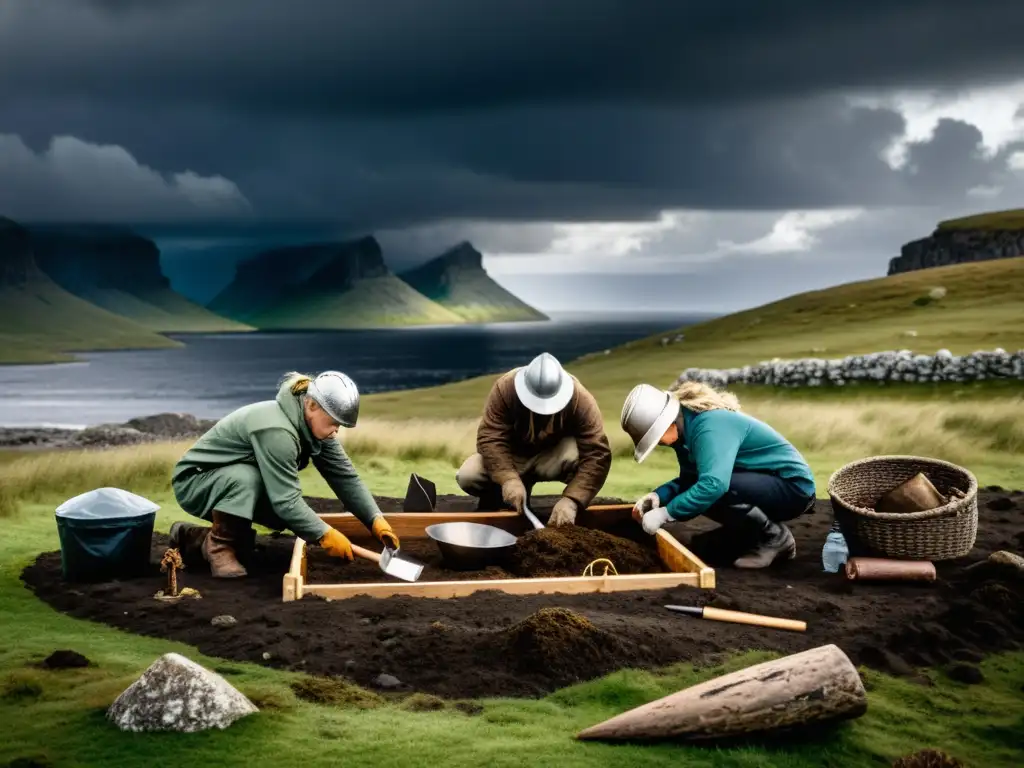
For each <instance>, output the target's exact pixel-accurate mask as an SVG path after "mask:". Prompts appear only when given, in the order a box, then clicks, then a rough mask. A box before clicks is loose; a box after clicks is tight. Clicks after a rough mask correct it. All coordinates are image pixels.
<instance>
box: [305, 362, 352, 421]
mask: <svg viewBox="0 0 1024 768" xmlns="http://www.w3.org/2000/svg"><path fill="white" fill-rule="evenodd" d="M306 394H307V395H309V396H310V397H311V398H312V399H313V400H314V401H315V402H316V403H317V405H319V406H320V407H321V408H323V409H324V410H325V411H326V412H327V415H328V416H330V417H331V418H332V419H334V420H335V421H336V422H338V423H339V424H340V425H341V426H343V427H348V428H349V429H351V428H352V427H354V426H355V425H356V421H357V420H358V418H359V389H358V388H357V387H356V383H355V382H354V381H352V379H350V378H349V377H348V376H346V375H345V374H344V373H340V372H338V371H324V372H323V373H321V374H318V375H317V377H316V378H315V379H313V380H312V381H311V382H309V388H308V389H307V390H306Z"/></svg>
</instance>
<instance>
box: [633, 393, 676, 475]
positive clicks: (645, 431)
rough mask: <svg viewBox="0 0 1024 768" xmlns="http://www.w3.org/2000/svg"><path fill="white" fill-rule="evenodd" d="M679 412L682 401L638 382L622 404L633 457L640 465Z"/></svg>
mask: <svg viewBox="0 0 1024 768" xmlns="http://www.w3.org/2000/svg"><path fill="white" fill-rule="evenodd" d="M678 415H679V401H678V400H676V398H674V397H672V395H670V394H669V393H668V392H664V391H662V390H660V389H658V388H656V387H652V386H651V385H650V384H637V385H636V386H635V387H633V389H632V391H631V392H630V393H629V394H628V395H627V396H626V402H625V403H624V404H623V406H622V417H621V420H620V421H621V424H622V429H623V430H624V431H625V433H626V434H627V435H629V436H630V437H631V438H632V440H633V445H634V450H633V458H634V459H636V461H637V463H638V464H639V463H640V462H642V461H643V460H644V459H646V458H647V456H648V455H649V454H650V452H651V451H653V450H654V446H656V445H657V444H658V441H659V440H661V438H662V436H663V435H664V434H665V430H667V429H668V428H669V427H670V426H672V422H674V421H675V420H676V416H678Z"/></svg>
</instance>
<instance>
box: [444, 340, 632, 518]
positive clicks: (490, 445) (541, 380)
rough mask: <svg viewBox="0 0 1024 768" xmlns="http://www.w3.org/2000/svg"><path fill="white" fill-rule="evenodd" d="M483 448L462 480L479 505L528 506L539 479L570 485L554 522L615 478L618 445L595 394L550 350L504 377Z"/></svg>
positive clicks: (494, 394) (489, 406)
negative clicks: (614, 454)
mask: <svg viewBox="0 0 1024 768" xmlns="http://www.w3.org/2000/svg"><path fill="white" fill-rule="evenodd" d="M476 449H477V452H476V453H474V454H473V455H472V456H470V457H469V458H468V459H466V461H465V462H464V463H463V465H462V467H460V468H459V471H458V472H457V473H456V475H455V480H456V482H457V483H458V484H459V487H460V488H462V490H463V491H465V492H466V493H468V494H470V495H471V496H476V497H478V498H479V500H480V501H479V504H478V505H477V509H480V510H496V509H501V508H502V507H503V506H505V505H508V506H510V507H512V508H513V509H515V510H516V511H517V512H522V511H523V507H524V506H525V505H527V502H528V498H529V495H530V492H531V491H532V489H533V486H534V485H535V484H536V483H538V482H548V481H554V482H562V483H565V484H566V486H565V490H564V491H562V497H561V498H560V499H559V500H558V501H557V502H556V503H555V506H554V508H553V509H552V510H551V517H550V518H549V519H548V525H553V526H559V525H571V524H573V523H575V521H576V513H577V512H578V511H579V510H580V509H583V508H585V507H586V506H587V505H588V504H590V502H591V501H592V500H593V498H594V497H595V496H597V493H598V491H600V490H601V487H602V486H603V485H604V483H605V480H606V479H607V478H608V472H609V470H610V469H611V465H612V451H611V446H610V445H609V443H608V436H607V435H606V434H605V430H604V420H603V419H602V417H601V410H600V409H599V408H598V406H597V401H596V400H595V399H594V396H593V395H592V394H590V392H588V391H587V389H586V387H584V386H583V385H582V384H581V383H580V382H579V380H578V379H577V378H576V377H575V376H573V375H572V374H570V373H568V372H566V371H565V370H564V369H563V368H562V366H561V364H560V363H559V362H558V360H556V359H555V358H554V356H552V355H550V354H548V353H547V352H544V353H542V354H540V355H538V356H537V357H535V358H534V359H533V361H532V362H531V363H530V364H529V365H527V366H524V367H520V368H515V369H513V370H511V371H509V372H507V373H504V374H502V375H501V376H499V377H498V379H497V381H495V382H494V385H493V386H492V387H491V392H490V394H489V395H488V397H487V403H486V404H485V406H484V413H483V417H482V418H481V420H480V426H479V427H478V429H477V437H476Z"/></svg>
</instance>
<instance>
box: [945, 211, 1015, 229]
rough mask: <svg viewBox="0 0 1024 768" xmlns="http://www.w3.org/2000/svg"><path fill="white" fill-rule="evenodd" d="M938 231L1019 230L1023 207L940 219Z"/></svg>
mask: <svg viewBox="0 0 1024 768" xmlns="http://www.w3.org/2000/svg"><path fill="white" fill-rule="evenodd" d="M938 229H939V231H950V230H965V229H987V230H1007V229H1009V230H1019V229H1024V208H1013V209H1009V210H1005V211H989V212H987V213H979V214H976V215H974V216H963V217H961V218H959V219H947V220H946V221H940V222H939V226H938Z"/></svg>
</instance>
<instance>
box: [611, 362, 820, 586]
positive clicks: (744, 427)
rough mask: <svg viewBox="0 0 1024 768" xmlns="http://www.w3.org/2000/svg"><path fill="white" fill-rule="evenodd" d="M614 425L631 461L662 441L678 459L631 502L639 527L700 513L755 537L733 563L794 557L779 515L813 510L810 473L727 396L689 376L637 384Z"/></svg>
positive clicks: (650, 529)
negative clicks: (666, 476) (666, 383)
mask: <svg viewBox="0 0 1024 768" xmlns="http://www.w3.org/2000/svg"><path fill="white" fill-rule="evenodd" d="M621 425H622V429H623V430H624V431H625V432H626V433H627V434H628V435H629V436H630V437H631V438H632V440H633V444H634V454H633V456H634V459H635V460H636V461H637V462H638V463H639V462H642V461H643V460H644V459H645V458H647V456H648V455H649V454H650V452H651V451H652V450H654V448H655V447H656V446H658V445H664V446H670V447H671V448H672V449H673V450H674V451H675V453H676V458H677V459H678V462H679V476H678V477H676V478H674V479H673V480H670V481H668V482H667V483H664V484H662V485H660V486H658V487H657V488H655V489H654V490H653V491H651V492H650V493H648V494H645V495H644V496H643V497H641V498H640V499H638V500H637V502H636V505H635V506H634V508H633V514H634V517H636V518H637V519H638V520H639V521H640V523H641V525H642V526H643V529H644V530H645V531H646V532H647V533H649V534H652V535H653V534H654V533H655V532H656V531H657V530H658V529H659V528H661V527H662V526H663V525H665V524H666V523H668V522H674V521H682V520H692V519H693V518H695V517H697V516H699V515H704V516H706V517H708V518H710V519H712V520H714V521H715V522H717V523H719V524H720V525H722V526H724V527H726V528H728V529H733V530H735V531H736V532H737V533H746V534H751V535H752V537H753V538H754V539H755V540H756V541H757V544H756V545H755V546H754V548H753V549H752V551H750V552H749V553H747V554H745V555H744V556H743V557H740V558H738V559H737V560H736V561H735V562H734V563H733V565H735V566H736V567H737V568H764V567H766V566H768V565H771V564H772V562H774V561H775V560H776V559H778V558H782V559H792V558H793V557H795V556H796V542H795V541H794V539H793V533H792V532H791V531H790V530H789V528H788V527H787V526H786V525H785V524H784V521H787V520H792V519H793V518H796V517H799V516H800V515H803V514H809V513H811V512H813V511H814V499H815V493H816V489H815V484H814V475H813V474H812V472H811V469H810V467H809V466H808V465H807V462H806V461H805V460H804V457H803V456H802V455H801V454H800V452H799V451H798V450H797V449H796V448H794V447H793V445H792V444H791V443H790V442H789V441H788V440H786V439H785V438H784V437H783V436H782V435H780V434H779V433H778V432H777V431H776V430H775V429H773V428H772V427H770V426H769V425H767V424H765V423H764V422H763V421H760V420H759V419H756V418H754V417H753V416H750V415H748V414H745V413H742V412H741V410H740V404H739V401H738V400H737V399H736V397H735V395H732V394H731V393H727V392H718V391H716V390H715V389H713V388H712V387H710V386H708V385H706V384H703V383H699V382H692V381H688V382H683V383H681V384H680V385H678V386H676V387H675V388H673V389H672V390H670V391H668V392H664V391H662V390H659V389H657V388H655V387H653V386H651V385H650V384H638V385H637V386H636V387H634V388H633V390H632V391H631V392H630V393H629V395H628V396H627V397H626V402H625V403H624V405H623V408H622V417H621Z"/></svg>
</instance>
